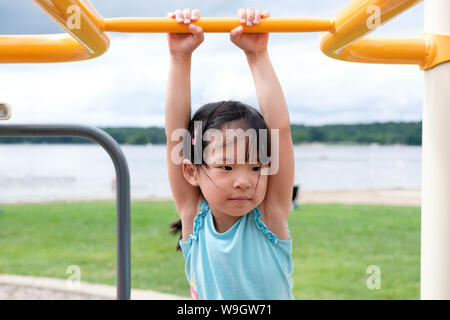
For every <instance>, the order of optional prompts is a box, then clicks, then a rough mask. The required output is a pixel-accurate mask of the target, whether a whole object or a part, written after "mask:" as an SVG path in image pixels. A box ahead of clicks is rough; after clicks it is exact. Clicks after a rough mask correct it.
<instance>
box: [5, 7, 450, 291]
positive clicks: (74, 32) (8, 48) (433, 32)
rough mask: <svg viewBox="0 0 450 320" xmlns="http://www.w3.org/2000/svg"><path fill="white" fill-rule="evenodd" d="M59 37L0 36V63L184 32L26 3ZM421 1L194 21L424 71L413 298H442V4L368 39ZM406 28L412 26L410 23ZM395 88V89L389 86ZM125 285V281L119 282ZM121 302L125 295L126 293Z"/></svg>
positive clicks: (447, 173) (449, 185) (445, 24)
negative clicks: (416, 32)
mask: <svg viewBox="0 0 450 320" xmlns="http://www.w3.org/2000/svg"><path fill="white" fill-rule="evenodd" d="M33 2H34V3H35V4H36V5H38V6H39V7H40V8H41V9H42V10H44V11H45V12H46V13H47V14H48V15H49V16H50V17H51V18H52V19H53V20H55V22H56V23H58V24H59V25H60V26H61V27H62V28H63V29H64V30H65V31H66V32H67V33H66V34H52V35H20V36H17V35H16V36H14V35H13V36H0V63H24V62H25V63H26V62H28V63H40V62H69V61H79V60H85V59H91V58H95V57H98V56H100V55H101V54H103V53H104V52H105V51H106V50H107V49H108V47H109V43H110V38H109V36H108V34H107V33H106V32H145V33H148V32H164V33H166V32H171V33H187V32H189V30H188V27H187V25H184V24H178V23H177V22H176V21H175V19H171V18H103V17H102V16H101V15H100V14H99V13H98V12H97V11H96V10H95V8H94V6H93V5H92V4H91V3H90V2H89V1H88V0H33ZM419 2H421V0H353V1H351V2H350V3H349V4H348V5H347V6H345V7H344V8H343V9H342V10H341V11H340V12H338V13H337V14H336V15H335V16H333V17H332V18H330V19H324V18H274V17H269V18H265V19H262V20H261V22H260V23H259V25H254V26H251V27H248V26H246V25H243V24H241V23H240V21H239V20H238V18H237V17H235V18H207V17H201V18H200V19H199V20H197V21H196V22H194V24H196V25H198V26H200V27H202V28H203V30H204V31H205V32H229V31H231V30H232V29H234V28H235V27H237V26H240V25H242V26H243V28H244V32H245V33H260V32H322V33H321V34H320V48H321V50H322V51H323V52H324V53H325V54H326V55H328V56H330V57H332V58H335V59H340V60H345V61H351V62H363V63H383V64H415V65H418V66H419V67H420V69H421V70H424V71H425V72H424V73H425V93H424V106H423V143H422V148H423V149H422V150H423V151H422V152H423V158H422V235H421V236H422V248H421V254H422V257H421V298H422V299H450V253H449V252H450V232H449V230H450V214H449V213H450V197H449V196H448V195H449V193H450V165H449V164H450V145H449V144H448V143H447V137H448V136H449V135H450V126H448V125H447V123H446V121H447V119H448V118H449V116H450V109H449V108H448V104H449V102H448V101H450V90H448V88H449V87H450V63H449V61H450V1H449V0H425V32H424V33H422V34H421V35H420V36H418V37H414V38H398V37H397V38H396V37H369V36H367V35H368V34H369V33H371V32H372V31H374V30H375V29H376V28H377V27H378V26H380V25H382V24H384V23H386V22H387V21H389V20H390V19H392V18H394V17H395V16H396V15H398V14H400V13H402V12H403V11H405V10H407V9H408V8H410V7H411V6H414V5H416V4H418V3H419ZM411 23H414V21H411ZM393 90H395V88H393ZM127 281H129V275H128V278H127ZM128 297H129V295H128Z"/></svg>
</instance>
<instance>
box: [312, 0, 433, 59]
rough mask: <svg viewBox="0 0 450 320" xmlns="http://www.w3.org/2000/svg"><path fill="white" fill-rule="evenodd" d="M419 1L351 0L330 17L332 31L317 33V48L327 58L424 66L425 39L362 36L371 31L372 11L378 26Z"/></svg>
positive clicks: (427, 50)
mask: <svg viewBox="0 0 450 320" xmlns="http://www.w3.org/2000/svg"><path fill="white" fill-rule="evenodd" d="M420 1H421V0H368V1H361V0H353V1H352V2H350V3H349V4H348V5H347V6H346V7H344V8H343V9H342V10H341V11H340V12H339V13H338V14H336V15H335V16H334V21H335V25H334V27H335V31H334V32H328V33H323V34H321V39H320V49H321V50H322V52H323V53H325V54H326V55H327V56H329V57H332V58H335V59H340V60H346V61H352V62H364V63H395V64H419V65H420V66H421V67H422V66H424V65H425V63H426V57H427V55H428V54H429V50H430V48H429V47H428V45H427V40H426V39H425V38H423V37H422V38H420V37H419V38H394V37H365V38H363V37H364V36H366V35H367V34H369V33H370V32H372V31H374V30H375V29H376V28H373V27H372V26H373V24H372V23H373V20H374V16H373V14H374V13H375V11H374V10H376V9H377V8H378V10H379V11H378V12H379V13H380V15H379V18H380V20H379V25H382V24H384V23H386V22H387V21H389V20H390V19H392V18H393V17H395V16H396V15H397V14H399V13H401V12H403V11H404V10H406V9H408V8H410V7H411V6H414V5H416V4H417V3H419V2H420ZM361 38H363V39H361Z"/></svg>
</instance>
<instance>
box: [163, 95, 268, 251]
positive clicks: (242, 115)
mask: <svg viewBox="0 0 450 320" xmlns="http://www.w3.org/2000/svg"><path fill="white" fill-rule="evenodd" d="M199 121H201V137H202V136H203V135H204V133H205V132H206V131H207V130H208V129H218V130H221V129H222V128H223V126H224V125H226V124H227V123H230V122H234V123H236V125H237V127H240V128H241V129H243V130H247V129H254V130H255V131H256V149H257V157H258V161H259V160H260V154H261V153H262V154H264V153H263V152H265V155H267V157H270V150H271V148H270V133H269V128H268V126H267V124H266V122H265V121H264V118H263V116H262V114H261V113H260V112H259V111H258V110H257V109H255V108H253V107H251V106H249V105H247V104H245V103H242V102H240V101H234V100H228V101H219V102H212V103H207V104H205V105H203V106H202V107H200V108H199V109H198V110H197V111H196V112H195V114H194V115H193V116H192V119H191V120H190V122H189V125H188V128H187V130H188V133H189V134H186V135H187V136H186V137H185V139H183V141H184V145H183V149H184V150H183V155H184V156H185V158H188V159H189V160H190V161H191V163H193V164H194V165H196V166H202V165H207V164H206V162H205V159H204V158H203V150H205V148H206V147H207V145H208V143H210V142H209V141H203V139H201V140H199V142H201V143H202V147H201V148H195V146H194V145H193V144H192V140H191V138H193V137H194V136H195V135H194V130H195V129H196V128H198V122H199ZM194 126H195V128H194ZM261 129H265V132H266V133H267V135H266V138H265V139H264V141H262V142H261V143H260V141H259V139H260V134H259V133H260V132H261V131H260V130H261ZM263 132H264V131H263ZM199 134H200V131H198V132H197V136H198V135H199ZM196 142H197V141H196ZM260 144H261V146H260ZM260 147H262V149H265V150H260ZM246 149H247V150H246V159H248V154H249V152H248V147H247V148H246ZM187 150H190V152H187ZM196 152H197V154H196ZM199 152H201V154H199ZM189 155H190V156H189ZM196 159H201V163H197V161H195V160H196ZM200 192H201V190H200ZM170 228H171V233H172V234H174V235H176V234H178V233H181V220H178V221H176V222H174V223H172V224H171V225H170ZM180 239H181V236H180ZM180 249H181V248H180V245H179V243H178V244H177V250H180Z"/></svg>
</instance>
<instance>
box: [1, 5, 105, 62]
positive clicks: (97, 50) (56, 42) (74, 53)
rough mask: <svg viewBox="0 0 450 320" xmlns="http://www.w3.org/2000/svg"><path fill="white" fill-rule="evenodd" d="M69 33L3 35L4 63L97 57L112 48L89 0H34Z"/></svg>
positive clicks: (101, 19)
mask: <svg viewBox="0 0 450 320" xmlns="http://www.w3.org/2000/svg"><path fill="white" fill-rule="evenodd" d="M33 2H34V3H35V4H36V5H38V6H39V7H40V8H41V9H42V10H44V11H45V12H46V13H47V14H48V15H49V16H50V17H51V18H52V19H53V20H54V21H55V22H56V23H58V25H60V26H61V27H62V28H63V29H64V30H65V31H66V32H67V33H62V34H47V35H15V36H0V62H1V63H20V62H26V63H39V62H68V61H78V60H85V59H91V58H95V57H98V56H99V55H101V54H103V53H104V52H105V51H106V50H108V48H109V42H110V40H109V37H108V35H107V34H106V33H104V32H103V31H102V21H103V18H102V17H101V16H100V15H99V14H98V13H97V12H96V11H95V8H94V7H93V6H92V4H91V3H90V2H89V1H88V0H33Z"/></svg>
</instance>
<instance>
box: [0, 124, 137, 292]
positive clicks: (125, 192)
mask: <svg viewBox="0 0 450 320" xmlns="http://www.w3.org/2000/svg"><path fill="white" fill-rule="evenodd" d="M36 136H39V137H43V136H49V137H61V136H63V137H67V136H72V137H83V138H87V139H89V140H91V141H93V142H95V143H97V144H99V145H101V146H102V147H103V148H104V149H105V150H106V152H108V154H109V156H110V157H111V159H112V160H113V162H114V167H115V170H116V177H117V194H116V203H117V206H116V210H117V222H116V223H117V225H116V232H117V299H120V300H129V299H130V290H131V277H130V271H131V267H130V266H131V263H130V260H131V259H130V174H129V170H128V163H127V160H126V158H125V155H124V154H123V152H122V149H121V148H120V145H119V144H118V143H117V142H116V141H115V140H114V139H113V138H112V137H111V136H110V135H109V134H107V133H106V132H104V131H102V130H100V129H98V128H96V127H92V126H86V125H77V124H43V125H34V124H32V125H30V124H20V125H0V137H36Z"/></svg>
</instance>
